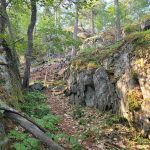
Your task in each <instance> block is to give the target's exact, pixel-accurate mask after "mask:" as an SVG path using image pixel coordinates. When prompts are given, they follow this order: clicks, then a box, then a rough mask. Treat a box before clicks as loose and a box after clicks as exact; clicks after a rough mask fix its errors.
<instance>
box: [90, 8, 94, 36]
mask: <svg viewBox="0 0 150 150" xmlns="http://www.w3.org/2000/svg"><path fill="white" fill-rule="evenodd" d="M91 32H92V35H94V34H95V23H94V11H93V9H92V10H91Z"/></svg>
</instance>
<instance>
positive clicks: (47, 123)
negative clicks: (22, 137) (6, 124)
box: [32, 114, 60, 131]
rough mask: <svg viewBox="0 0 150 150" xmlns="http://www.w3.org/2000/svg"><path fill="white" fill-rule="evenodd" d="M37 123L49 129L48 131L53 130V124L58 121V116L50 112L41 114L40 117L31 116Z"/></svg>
mask: <svg viewBox="0 0 150 150" xmlns="http://www.w3.org/2000/svg"><path fill="white" fill-rule="evenodd" d="M32 118H33V119H34V120H35V121H36V122H37V123H38V124H39V125H41V126H42V127H44V128H46V129H49V130H50V131H53V130H55V126H56V125H57V124H58V123H59V121H60V119H59V117H57V116H55V115H52V114H47V115H43V117H42V118H36V117H32Z"/></svg>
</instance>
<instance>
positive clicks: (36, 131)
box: [0, 100, 64, 150]
mask: <svg viewBox="0 0 150 150" xmlns="http://www.w3.org/2000/svg"><path fill="white" fill-rule="evenodd" d="M0 110H3V111H4V113H3V114H4V116H5V117H6V118H9V119H11V120H12V121H14V122H17V123H18V124H19V125H20V126H21V127H23V128H24V129H26V130H27V131H29V132H30V133H31V134H32V135H33V136H34V137H36V138H37V139H39V141H40V142H42V143H43V144H44V145H45V146H46V147H48V148H49V149H51V150H64V149H63V148H62V147H61V146H59V145H58V144H57V143H55V142H54V141H52V139H50V138H49V137H48V136H47V135H46V130H45V129H43V128H42V127H41V126H39V125H38V124H37V123H35V122H34V121H33V120H32V119H30V118H29V117H26V116H25V115H24V114H23V113H21V112H18V111H17V110H15V109H13V108H11V107H9V106H7V105H6V104H5V103H3V102H2V101H1V100H0ZM1 135H3V137H5V136H4V135H5V134H4V129H3V125H1V124H0V136H1ZM5 142H7V141H6V138H5ZM0 144H1V141H0ZM4 144H5V143H3V145H4ZM3 145H2V146H3Z"/></svg>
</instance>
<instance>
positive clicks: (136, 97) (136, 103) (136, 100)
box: [128, 90, 141, 111]
mask: <svg viewBox="0 0 150 150" xmlns="http://www.w3.org/2000/svg"><path fill="white" fill-rule="evenodd" d="M140 101H141V97H140V93H139V92H138V91H135V90H130V91H129V92H128V104H129V110H130V111H134V110H139V109H140V108H141V104H140Z"/></svg>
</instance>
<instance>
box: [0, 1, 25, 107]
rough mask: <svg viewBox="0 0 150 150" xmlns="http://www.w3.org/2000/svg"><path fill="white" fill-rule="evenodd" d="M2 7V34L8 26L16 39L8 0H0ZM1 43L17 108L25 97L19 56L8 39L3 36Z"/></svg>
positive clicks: (11, 35)
mask: <svg viewBox="0 0 150 150" xmlns="http://www.w3.org/2000/svg"><path fill="white" fill-rule="evenodd" d="M0 4H1V6H0V7H1V9H0V16H1V18H0V24H1V25H0V27H1V29H0V31H1V34H4V31H5V26H7V27H8V31H9V36H10V38H11V40H12V41H13V40H14V37H13V33H12V29H11V24H10V21H9V16H8V14H7V11H6V0H0ZM0 41H1V42H0V45H1V46H2V47H3V49H4V51H5V52H6V59H7V64H8V65H7V67H8V68H7V69H8V73H9V76H10V82H11V91H10V92H11V99H12V102H11V103H12V105H13V106H14V107H16V108H18V101H21V100H22V99H23V95H22V85H21V78H20V73H19V68H18V60H19V59H18V56H17V53H16V51H15V49H14V46H13V48H9V46H8V45H7V43H6V41H5V40H4V39H3V38H1V39H0Z"/></svg>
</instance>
